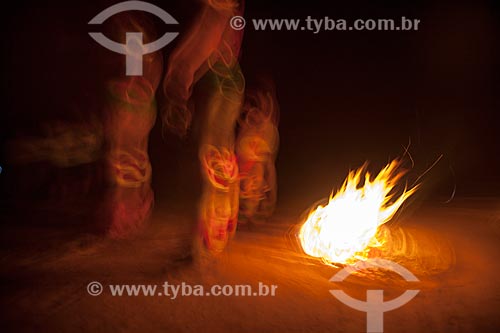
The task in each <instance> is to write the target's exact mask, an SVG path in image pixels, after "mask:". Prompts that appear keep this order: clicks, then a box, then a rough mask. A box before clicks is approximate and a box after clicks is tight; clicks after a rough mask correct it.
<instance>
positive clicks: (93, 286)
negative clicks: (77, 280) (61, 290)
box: [87, 281, 104, 296]
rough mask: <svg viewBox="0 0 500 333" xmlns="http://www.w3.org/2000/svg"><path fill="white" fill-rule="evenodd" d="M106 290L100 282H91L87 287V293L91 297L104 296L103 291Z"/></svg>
mask: <svg viewBox="0 0 500 333" xmlns="http://www.w3.org/2000/svg"><path fill="white" fill-rule="evenodd" d="M103 290H104V288H103V286H102V284H100V283H99V282H96V281H94V282H90V283H89V284H88V285H87V292H88V293H89V295H90V296H99V295H100V294H102V291H103Z"/></svg>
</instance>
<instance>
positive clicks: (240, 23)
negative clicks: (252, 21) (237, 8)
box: [229, 16, 247, 30]
mask: <svg viewBox="0 0 500 333" xmlns="http://www.w3.org/2000/svg"><path fill="white" fill-rule="evenodd" d="M229 25H230V26H231V28H233V29H234V30H243V29H244V28H245V26H246V25H247V22H246V21H245V18H244V17H242V16H233V17H232V18H231V20H230V21H229Z"/></svg>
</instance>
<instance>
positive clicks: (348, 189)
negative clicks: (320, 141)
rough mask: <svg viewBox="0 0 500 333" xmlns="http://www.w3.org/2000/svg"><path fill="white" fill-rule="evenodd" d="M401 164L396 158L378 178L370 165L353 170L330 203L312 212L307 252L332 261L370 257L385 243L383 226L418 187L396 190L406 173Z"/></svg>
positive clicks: (303, 237)
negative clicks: (367, 169) (397, 191)
mask: <svg viewBox="0 0 500 333" xmlns="http://www.w3.org/2000/svg"><path fill="white" fill-rule="evenodd" d="M399 166H400V161H399V160H394V161H392V162H391V163H389V164H388V165H387V166H385V167H384V168H383V169H382V170H381V171H380V172H379V174H378V175H377V176H376V177H375V178H374V179H370V178H372V177H370V174H369V173H368V172H367V171H366V164H365V165H364V166H362V167H361V168H359V169H358V170H354V171H351V172H349V175H348V176H347V179H346V180H345V181H344V184H343V185H342V187H341V188H340V190H339V191H338V192H337V193H336V194H335V195H333V193H332V194H331V195H330V198H329V202H328V204H327V205H326V206H323V205H319V206H318V207H317V208H316V209H315V210H313V211H311V213H310V214H309V216H308V218H307V220H306V221H305V223H304V224H303V225H302V227H301V229H300V232H299V239H300V242H301V245H302V248H303V249H304V251H305V253H307V254H308V255H310V256H313V257H317V258H321V259H322V260H323V261H325V262H326V263H329V264H332V263H340V264H349V263H353V262H355V261H358V260H366V259H368V256H369V251H370V249H371V248H375V247H380V246H382V245H383V244H384V243H385V239H384V236H383V234H382V233H381V232H380V230H379V227H380V226H381V225H382V224H384V223H386V222H387V221H389V220H390V219H391V218H392V217H393V216H394V214H395V213H396V211H397V210H398V209H399V207H401V205H402V204H403V202H404V201H405V200H406V199H408V197H410V196H411V195H412V194H413V193H414V192H415V191H416V190H417V188H418V185H417V186H414V187H412V188H410V189H408V188H407V187H406V186H405V188H404V190H403V191H402V194H400V195H399V196H397V195H396V194H395V193H394V189H395V186H396V185H397V182H398V181H399V180H400V179H401V177H402V176H403V175H404V173H405V172H404V171H398V170H399ZM363 180H364V182H363Z"/></svg>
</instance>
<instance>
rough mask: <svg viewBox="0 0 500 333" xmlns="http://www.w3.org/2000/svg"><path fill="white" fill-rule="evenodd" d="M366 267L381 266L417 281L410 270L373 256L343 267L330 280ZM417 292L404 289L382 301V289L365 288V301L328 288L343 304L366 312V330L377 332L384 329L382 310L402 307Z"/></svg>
mask: <svg viewBox="0 0 500 333" xmlns="http://www.w3.org/2000/svg"><path fill="white" fill-rule="evenodd" d="M367 268H382V269H386V270H390V271H393V272H395V273H398V274H399V275H400V276H401V277H403V278H404V279H405V280H406V281H411V282H416V281H419V280H418V279H417V277H416V276H415V275H413V273H412V272H410V271H409V270H407V269H406V268H405V267H403V266H401V265H400V264H398V263H395V262H393V261H390V260H386V259H380V258H375V259H369V260H367V261H358V262H357V263H356V264H354V265H353V266H347V267H345V268H344V269H342V270H340V271H339V272H337V274H335V275H334V276H332V278H331V279H330V282H342V281H344V280H345V279H346V278H347V277H348V276H349V275H351V274H352V273H354V272H356V271H360V270H364V269H367ZM418 292H419V290H406V291H405V292H404V293H403V294H402V295H401V296H399V297H397V298H395V299H393V300H390V301H387V302H384V291H383V290H367V291H366V301H360V300H359V299H355V298H352V297H351V296H349V295H347V294H346V293H345V292H344V291H342V290H340V289H333V290H330V293H331V294H332V295H333V296H335V298H336V299H338V300H339V301H341V302H342V303H344V304H345V305H347V306H349V307H351V308H353V309H355V310H358V311H363V312H366V331H367V332H378V333H380V332H383V331H384V312H387V311H391V310H395V309H397V308H400V307H402V306H403V305H405V304H406V303H408V302H409V301H411V300H412V299H413V298H414V297H415V296H417V294H418Z"/></svg>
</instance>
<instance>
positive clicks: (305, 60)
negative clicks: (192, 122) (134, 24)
mask: <svg viewBox="0 0 500 333" xmlns="http://www.w3.org/2000/svg"><path fill="white" fill-rule="evenodd" d="M151 2H152V3H155V4H157V5H159V6H161V7H162V8H164V9H165V10H167V11H168V12H169V13H170V14H171V15H172V16H173V17H175V18H176V19H177V20H178V21H179V22H180V27H176V28H174V29H180V31H181V33H182V30H183V29H185V28H186V27H187V26H188V24H189V22H190V20H192V17H193V12H194V10H193V7H192V6H193V5H192V4H191V3H189V2H186V1H177V2H174V1H151ZM113 3H114V2H110V1H85V2H83V1H82V2H81V3H72V2H64V3H63V2H61V1H44V2H43V3H42V2H34V1H33V2H29V3H28V2H25V3H21V4H20V3H17V4H16V5H15V6H14V8H11V9H9V10H4V11H3V20H2V21H3V25H4V27H3V30H2V31H3V37H2V51H3V52H2V57H3V59H2V66H3V69H2V73H3V77H2V83H3V88H2V92H3V95H4V96H3V99H2V100H3V102H4V103H3V106H2V112H1V114H2V121H1V126H2V129H1V134H2V142H3V145H2V146H3V150H2V160H1V166H2V168H3V172H2V174H1V175H0V182H1V190H2V193H1V194H2V201H3V203H4V204H3V206H4V207H9V206H11V205H13V204H16V203H25V202H37V201H40V200H42V201H43V200H44V198H45V197H46V196H48V195H49V190H48V189H49V188H50V183H51V182H53V180H54V178H57V177H62V179H63V180H64V181H65V182H70V183H71V182H73V181H76V180H75V179H77V178H79V177H81V174H80V173H81V170H79V169H78V167H77V168H75V170H73V171H64V175H63V176H61V175H60V174H59V173H60V172H61V171H60V170H57V169H54V168H53V167H51V166H50V165H48V164H45V163H43V162H40V163H33V164H28V165H17V164H12V163H10V162H9V158H8V154H10V152H8V143H9V142H11V141H12V140H15V139H16V138H19V137H23V136H24V137H26V136H36V135H40V134H41V132H40V126H41V124H42V123H50V122H51V121H53V120H54V119H63V120H65V121H69V122H78V121H82V119H89V118H90V117H92V115H97V116H98V117H99V116H100V112H101V99H100V98H101V97H100V96H101V95H102V85H103V82H104V81H105V79H106V78H107V77H108V76H109V75H111V74H112V73H113V70H116V69H117V70H121V69H122V67H121V66H122V65H123V59H122V58H124V57H123V56H121V55H118V54H114V53H111V52H110V51H108V50H106V49H104V48H102V47H101V46H99V45H98V44H97V43H95V42H94V41H93V40H92V39H91V38H90V37H89V36H88V35H87V32H89V31H90V30H89V29H90V27H89V26H88V25H87V22H88V21H89V20H90V19H91V18H92V17H93V16H95V14H96V13H99V12H100V11H101V10H102V9H104V8H106V7H107V6H109V5H111V4H113ZM308 15H310V16H312V17H314V18H323V17H324V16H328V17H330V18H334V19H338V18H344V19H348V20H354V19H358V18H364V19H368V18H373V19H377V18H394V19H396V20H398V19H399V18H400V17H401V16H406V17H408V18H417V19H420V20H421V23H420V29H419V31H412V32H396V31H394V32H391V31H378V32H377V31H364V32H354V31H322V32H320V33H319V34H313V33H312V32H302V31H281V32H278V31H276V32H271V31H265V32H263V31H254V30H253V28H252V27H251V26H250V24H248V25H247V29H246V31H245V36H244V42H243V48H242V53H241V65H242V68H243V71H244V74H245V76H246V79H247V85H248V86H249V87H251V86H252V85H255V83H256V82H258V79H259V77H260V76H262V75H264V76H268V77H271V78H272V79H273V80H274V82H275V84H276V89H277V97H278V102H279V105H280V125H279V130H280V138H281V144H280V151H279V155H278V160H277V170H278V177H279V184H278V186H279V198H280V199H279V203H280V205H279V206H280V208H282V206H283V205H286V203H290V204H291V205H294V207H293V208H290V207H287V208H290V209H292V210H294V211H297V212H298V211H300V210H302V209H304V208H306V207H307V206H308V205H309V204H310V203H311V200H313V201H314V200H316V199H319V198H321V197H324V196H327V195H328V194H329V193H330V191H331V189H332V188H334V187H338V186H339V185H340V184H341V182H342V180H343V179H344V177H345V176H346V173H347V171H348V170H349V169H350V168H356V167H358V166H360V165H362V164H363V163H364V162H365V161H367V160H368V161H370V162H371V164H370V165H371V168H373V170H374V171H376V170H377V169H379V168H380V167H381V166H383V165H384V164H385V163H386V162H387V161H388V160H389V159H390V158H394V157H397V156H400V155H401V154H402V153H403V151H404V149H403V146H405V145H407V144H408V141H409V140H410V139H411V147H410V152H411V154H412V156H413V159H414V160H415V167H414V169H413V170H412V171H411V172H410V174H409V175H408V177H409V178H408V180H409V181H411V180H414V179H416V178H417V177H418V176H419V175H420V174H421V173H422V172H423V171H424V170H425V169H427V167H428V166H430V165H431V164H432V163H433V162H434V161H435V160H436V159H437V158H438V157H439V156H440V155H441V154H443V158H442V159H441V161H440V162H439V163H438V164H437V166H436V167H435V168H434V169H432V170H431V171H430V172H429V173H428V174H427V175H426V176H425V177H424V178H423V180H424V187H423V188H422V190H421V191H420V194H419V196H420V198H421V199H422V200H435V201H436V202H443V201H445V200H447V199H448V198H449V197H450V195H451V193H452V192H453V189H454V187H455V186H456V196H457V197H470V196H492V195H498V194H500V192H499V185H500V176H499V173H498V170H499V166H500V165H499V158H498V154H499V149H498V146H499V143H500V140H499V138H498V131H499V130H500V126H499V119H500V117H499V116H498V112H499V103H498V98H497V94H498V91H499V84H498V71H497V69H498V59H499V56H498V54H499V53H498V34H497V31H498V28H499V22H500V21H499V20H498V4H495V2H494V1H475V2H472V1H470V2H469V3H458V2H449V3H445V2H431V1H429V2H412V3H411V4H404V3H403V2H399V1H382V2H380V1H377V2H376V3H375V2H373V1H355V2H345V1H308V2H307V3H303V2H297V3H287V4H285V3H283V4H281V3H277V2H274V1H273V3H272V4H271V3H270V2H269V1H252V0H248V1H247V3H246V10H245V16H246V18H247V19H251V18H302V19H305V18H306V17H307V16H308ZM152 19H153V20H154V18H152ZM156 23H157V24H158V22H156ZM104 28H105V27H104ZM170 28H171V27H165V26H163V25H161V24H158V30H159V31H160V32H163V31H165V29H170ZM175 31H177V30H175ZM173 47H175V42H174V43H172V44H171V45H169V46H168V47H167V48H165V49H164V50H163V52H164V56H165V57H167V56H168V54H169V52H170V51H171V49H172V48H173ZM150 157H151V160H152V165H153V188H154V190H155V194H156V202H157V204H159V205H162V206H171V207H172V209H174V208H175V207H180V206H179V205H180V203H183V205H184V204H186V203H187V204H186V205H187V207H190V208H189V209H192V208H193V207H194V205H195V201H196V199H197V197H198V195H199V191H200V187H199V180H200V177H199V171H198V164H197V158H196V145H195V140H194V139H193V138H192V137H189V138H188V139H187V140H184V141H182V140H180V139H178V138H176V137H175V136H173V135H167V136H166V137H165V138H162V135H161V124H160V122H159V121H158V120H157V123H156V126H155V128H154V129H153V131H152V133H151V142H150ZM99 163H100V161H97V162H96V163H95V165H92V166H90V167H89V166H86V168H90V169H91V170H94V169H95V170H96V174H97V176H95V186H94V188H95V189H94V194H95V195H96V196H98V195H99V189H100V187H99V181H100V179H99V176H98V170H99V168H100V166H99ZM87 170H88V169H87ZM65 177H66V178H65ZM75 192H78V187H77V186H75ZM75 196H78V194H77V193H75Z"/></svg>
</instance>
